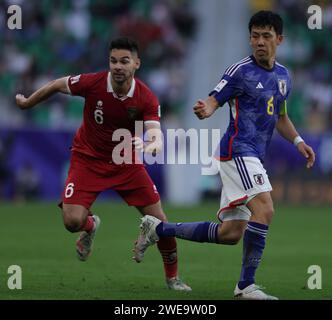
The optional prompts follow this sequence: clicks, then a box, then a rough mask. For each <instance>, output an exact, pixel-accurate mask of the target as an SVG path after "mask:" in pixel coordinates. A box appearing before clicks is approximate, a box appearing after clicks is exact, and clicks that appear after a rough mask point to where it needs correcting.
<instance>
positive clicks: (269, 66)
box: [254, 55, 275, 70]
mask: <svg viewBox="0 0 332 320" xmlns="http://www.w3.org/2000/svg"><path fill="white" fill-rule="evenodd" d="M254 57H255V60H256V63H257V64H258V65H259V66H261V67H262V68H264V69H267V70H271V69H273V67H274V62H275V57H271V58H270V59H269V60H259V59H257V57H256V56H255V55H254Z"/></svg>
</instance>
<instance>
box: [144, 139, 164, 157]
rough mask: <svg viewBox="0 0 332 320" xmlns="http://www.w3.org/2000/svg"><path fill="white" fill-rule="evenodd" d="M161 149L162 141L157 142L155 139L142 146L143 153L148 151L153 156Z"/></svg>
mask: <svg viewBox="0 0 332 320" xmlns="http://www.w3.org/2000/svg"><path fill="white" fill-rule="evenodd" d="M161 150H162V143H161V142H157V141H153V142H150V143H147V144H146V145H145V146H144V152H145V153H150V154H152V155H153V156H154V157H155V156H156V154H157V153H159V152H160V151H161Z"/></svg>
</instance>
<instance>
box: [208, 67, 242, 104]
mask: <svg viewBox="0 0 332 320" xmlns="http://www.w3.org/2000/svg"><path fill="white" fill-rule="evenodd" d="M243 91H244V90H243V80H242V77H241V70H240V69H238V70H237V71H236V72H235V73H233V74H232V73H231V74H228V73H226V72H225V73H224V75H223V76H222V78H221V80H220V82H219V83H218V84H217V86H216V87H215V88H214V89H213V90H212V91H211V92H210V93H209V96H214V97H215V98H216V100H217V101H218V103H219V106H222V105H223V104H224V103H226V102H227V101H229V100H230V99H232V98H235V97H237V96H239V95H241V94H242V93H243Z"/></svg>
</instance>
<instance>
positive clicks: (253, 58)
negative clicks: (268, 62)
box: [250, 54, 276, 72]
mask: <svg viewBox="0 0 332 320" xmlns="http://www.w3.org/2000/svg"><path fill="white" fill-rule="evenodd" d="M250 58H251V60H252V61H253V62H254V64H255V65H256V66H258V67H260V68H262V69H263V70H265V71H267V72H272V71H274V69H275V67H276V61H275V60H274V63H273V67H272V69H266V68H264V67H262V66H261V65H260V64H258V63H257V61H256V59H255V57H254V55H253V54H252V55H251V56H250Z"/></svg>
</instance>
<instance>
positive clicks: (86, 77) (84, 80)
mask: <svg viewBox="0 0 332 320" xmlns="http://www.w3.org/2000/svg"><path fill="white" fill-rule="evenodd" d="M93 75H94V74H91V73H86V74H79V75H76V76H69V77H68V88H69V91H70V94H71V95H73V96H81V97H85V96H86V94H87V90H88V88H89V86H90V84H91V81H92V80H93V79H94V76H93Z"/></svg>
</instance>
